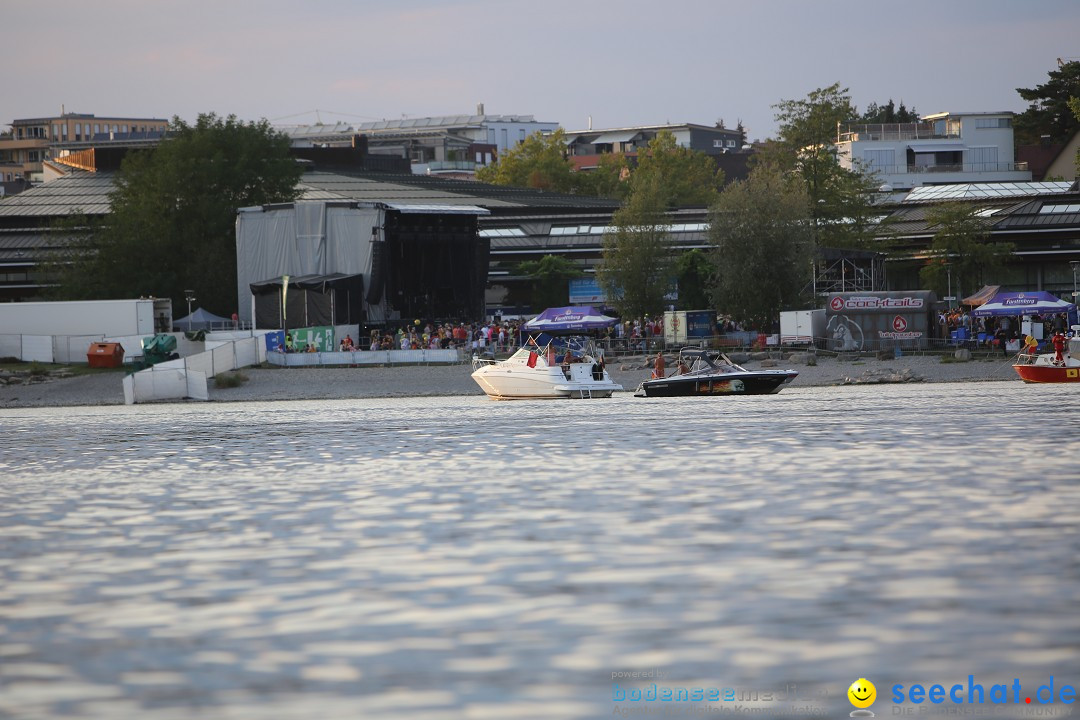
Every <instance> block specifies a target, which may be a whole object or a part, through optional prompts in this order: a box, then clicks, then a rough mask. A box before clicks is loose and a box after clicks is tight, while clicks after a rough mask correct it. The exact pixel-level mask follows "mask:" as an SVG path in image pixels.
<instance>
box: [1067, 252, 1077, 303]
mask: <svg viewBox="0 0 1080 720" xmlns="http://www.w3.org/2000/svg"><path fill="white" fill-rule="evenodd" d="M1069 267H1071V268H1072V271H1073V294H1072V298H1073V302H1076V296H1077V295H1078V294H1080V293H1077V292H1076V273H1077V272H1078V271H1080V260H1070V261H1069Z"/></svg>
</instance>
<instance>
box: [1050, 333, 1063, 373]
mask: <svg viewBox="0 0 1080 720" xmlns="http://www.w3.org/2000/svg"><path fill="white" fill-rule="evenodd" d="M1053 342H1054V364H1055V365H1064V364H1065V356H1064V352H1065V336H1064V335H1062V334H1061V333H1060V332H1056V333H1054V340H1053Z"/></svg>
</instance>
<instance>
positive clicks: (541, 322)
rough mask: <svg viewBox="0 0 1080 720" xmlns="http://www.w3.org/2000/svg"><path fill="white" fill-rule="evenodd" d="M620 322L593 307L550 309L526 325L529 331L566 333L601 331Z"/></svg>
mask: <svg viewBox="0 0 1080 720" xmlns="http://www.w3.org/2000/svg"><path fill="white" fill-rule="evenodd" d="M616 322H618V321H617V320H616V319H615V318H613V317H608V316H607V315H605V314H603V313H602V312H600V311H599V310H597V309H596V308H595V307H593V306H592V305H583V306H580V307H574V306H571V307H558V308H548V309H547V310H545V311H544V312H542V313H540V314H539V315H537V316H536V317H534V318H533V319H532V320H530V321H529V322H527V323H525V329H526V330H528V331H532V332H535V331H539V330H543V331H547V332H566V331H569V330H601V329H603V328H606V327H611V326H612V325H614V324H615V323H616Z"/></svg>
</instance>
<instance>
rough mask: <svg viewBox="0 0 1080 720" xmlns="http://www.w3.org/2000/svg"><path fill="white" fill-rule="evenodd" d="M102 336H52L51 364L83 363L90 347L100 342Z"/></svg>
mask: <svg viewBox="0 0 1080 720" xmlns="http://www.w3.org/2000/svg"><path fill="white" fill-rule="evenodd" d="M103 337H104V335H53V336H52V346H53V362H56V363H84V362H86V361H87V358H86V356H87V353H88V352H89V351H90V346H91V345H92V344H94V343H96V342H101V339H102V338H103Z"/></svg>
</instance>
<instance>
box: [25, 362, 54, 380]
mask: <svg viewBox="0 0 1080 720" xmlns="http://www.w3.org/2000/svg"><path fill="white" fill-rule="evenodd" d="M27 372H29V373H30V376H31V377H44V376H46V375H48V374H49V368H47V367H45V366H44V365H42V364H41V363H39V362H32V363H30V367H29V368H28V369H27Z"/></svg>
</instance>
